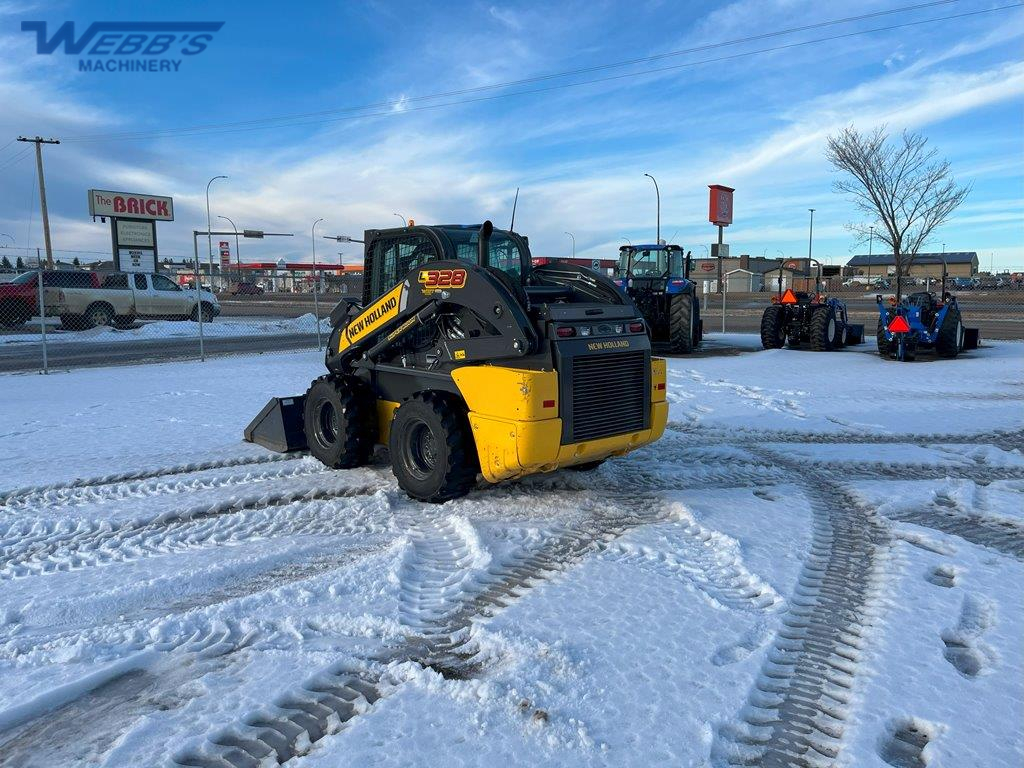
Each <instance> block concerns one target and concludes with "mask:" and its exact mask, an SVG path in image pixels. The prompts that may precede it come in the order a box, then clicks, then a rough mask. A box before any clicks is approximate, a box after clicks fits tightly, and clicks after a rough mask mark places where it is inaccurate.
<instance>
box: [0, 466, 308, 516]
mask: <svg viewBox="0 0 1024 768" xmlns="http://www.w3.org/2000/svg"><path fill="white" fill-rule="evenodd" d="M303 455H304V454H299V453H286V454H269V455H263V454H261V455H259V456H237V457H234V458H227V459H214V460H211V461H197V462H191V463H189V464H178V465H175V466H172V467H163V468H161V469H146V470H140V471H138V472H120V473H117V474H112V475H102V476H100V477H93V478H86V479H80V480H72V481H70V482H67V483H51V484H48V485H33V486H27V487H24V488H14V489H11V490H8V491H0V505H6V504H8V503H10V502H12V501H18V500H19V499H21V498H23V497H26V496H35V495H38V494H41V493H46V492H48V491H60V490H71V489H75V488H96V487H99V486H104V485H113V484H115V483H126V482H131V481H135V480H149V479H152V478H155V477H167V476H170V475H187V474H192V473H194V472H204V471H206V470H208V469H227V468H229V467H242V466H249V465H254V464H273V463H275V462H279V461H296V460H298V459H301V458H302V457H303Z"/></svg>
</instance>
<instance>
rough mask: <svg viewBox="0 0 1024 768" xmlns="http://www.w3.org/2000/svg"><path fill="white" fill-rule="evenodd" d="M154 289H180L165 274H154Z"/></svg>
mask: <svg viewBox="0 0 1024 768" xmlns="http://www.w3.org/2000/svg"><path fill="white" fill-rule="evenodd" d="M152 279H153V289H154V290H157V291H180V290H181V288H179V287H178V286H177V285H175V284H174V282H173V281H172V280H171V279H170V278H167V277H164V276H163V275H153V278H152Z"/></svg>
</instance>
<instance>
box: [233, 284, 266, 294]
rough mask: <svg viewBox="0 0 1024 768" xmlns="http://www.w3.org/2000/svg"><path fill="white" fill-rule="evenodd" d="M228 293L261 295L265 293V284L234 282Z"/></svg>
mask: <svg viewBox="0 0 1024 768" xmlns="http://www.w3.org/2000/svg"><path fill="white" fill-rule="evenodd" d="M228 293H229V294H230V295H232V296H259V295H260V294H261V293H263V286H262V285H257V284H256V283H244V282H242V283H232V284H231V287H230V288H229V289H228Z"/></svg>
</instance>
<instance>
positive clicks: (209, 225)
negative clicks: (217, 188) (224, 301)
mask: <svg viewBox="0 0 1024 768" xmlns="http://www.w3.org/2000/svg"><path fill="white" fill-rule="evenodd" d="M226 178H227V176H214V177H213V178H212V179H210V180H209V181H208V182H206V263H207V264H208V265H209V267H210V290H211V291H212V290H213V235H212V234H210V231H211V230H212V229H213V222H212V221H211V220H210V185H211V184H213V182H215V181H216V180H217V179H226ZM196 281H197V282H199V283H202V282H203V281H202V279H201V276H200V275H196Z"/></svg>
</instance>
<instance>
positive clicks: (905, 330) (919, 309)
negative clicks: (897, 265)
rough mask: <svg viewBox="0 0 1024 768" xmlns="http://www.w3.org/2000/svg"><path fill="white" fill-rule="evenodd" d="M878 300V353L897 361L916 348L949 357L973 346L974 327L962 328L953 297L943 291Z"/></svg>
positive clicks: (913, 353)
mask: <svg viewBox="0 0 1024 768" xmlns="http://www.w3.org/2000/svg"><path fill="white" fill-rule="evenodd" d="M876 299H877V301H878V335H877V340H878V354H879V355H881V356H882V357H889V358H895V359H897V360H901V361H904V360H913V359H914V358H915V357H916V356H917V353H918V352H920V351H934V352H935V354H936V355H938V356H939V357H946V358H952V357H956V356H957V355H959V354H960V353H961V352H962V351H963V350H965V349H977V348H978V342H979V340H980V338H979V337H980V334H979V332H978V329H977V328H965V327H964V324H963V319H962V318H961V317H960V306H959V305H958V304H957V301H956V297H955V296H953V295H952V294H950V293H948V292H946V290H945V279H943V290H942V293H941V294H939V296H938V297H937V296H936V295H935V294H934V293H932V292H929V291H920V292H917V293H911V294H909V295H908V296H901V295H900V291H899V288H898V287H897V292H896V296H893V297H890V299H889V300H888V301H887V302H886V301H883V300H882V296H881V294H879V295H878V296H876Z"/></svg>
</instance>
